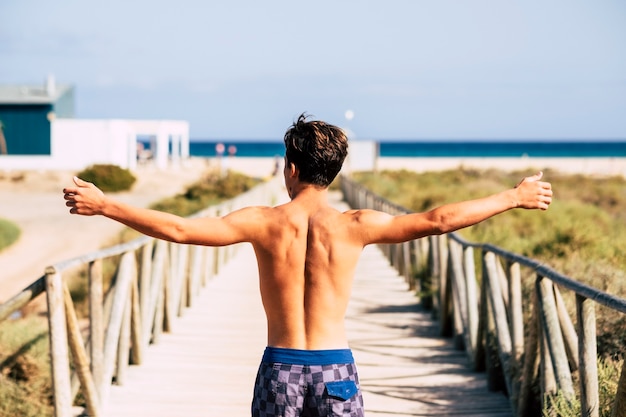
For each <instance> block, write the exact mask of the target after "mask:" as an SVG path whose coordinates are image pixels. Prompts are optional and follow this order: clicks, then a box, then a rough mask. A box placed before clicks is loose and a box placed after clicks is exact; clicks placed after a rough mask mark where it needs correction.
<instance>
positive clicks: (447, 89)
mask: <svg viewBox="0 0 626 417" xmlns="http://www.w3.org/2000/svg"><path fill="white" fill-rule="evenodd" d="M625 45H626V2H625V1H624V0H593V1H591V0H585V1H581V0H548V1H546V0H524V1H522V0H520V1H511V0H510V1H503V0H430V1H425V0H385V1H382V0H379V1H368V0H318V1H315V2H302V1H289V0H266V1H253V0H228V1H205V0H193V1H192V0H179V1H159V0H151V1H146V0H133V1H122V0H109V1H100V2H86V1H79V0H58V1H44V0H20V1H1V2H0V83H43V80H44V78H45V77H46V75H47V74H49V73H52V74H54V75H55V77H56V79H57V81H58V82H61V83H71V84H73V85H75V88H76V106H77V108H76V111H77V116H78V117H82V118H171V119H186V120H188V121H189V122H190V124H191V136H192V138H207V139H214V138H222V139H233V138H251V139H255V138H260V139H274V138H276V139H280V138H282V135H283V133H284V131H285V129H286V128H287V127H288V126H289V124H290V123H291V122H292V121H293V120H294V119H295V118H296V117H297V115H298V114H299V113H301V112H303V111H306V112H309V113H310V114H312V115H314V116H316V118H320V119H324V120H327V121H329V122H332V123H335V124H338V125H341V126H344V127H347V128H349V129H350V130H352V131H353V132H354V133H355V135H356V137H360V138H373V139H385V138H386V139H404V138H407V139H422V138H429V139H433V138H435V139H436V138H486V139H489V138H498V139H500V138H549V139H554V138H626V46H625ZM347 110H352V111H353V112H354V118H353V119H352V120H348V119H346V117H345V113H346V111H347Z"/></svg>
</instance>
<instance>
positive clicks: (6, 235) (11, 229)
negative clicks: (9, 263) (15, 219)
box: [0, 219, 20, 251]
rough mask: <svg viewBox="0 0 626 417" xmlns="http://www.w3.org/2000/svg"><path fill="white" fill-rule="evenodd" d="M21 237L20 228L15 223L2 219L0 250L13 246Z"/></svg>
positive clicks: (0, 221) (0, 220)
mask: <svg viewBox="0 0 626 417" xmlns="http://www.w3.org/2000/svg"><path fill="white" fill-rule="evenodd" d="M19 237H20V228H19V227H17V225H16V224H15V223H12V222H10V221H8V220H5V219H0V251H2V249H4V248H7V247H9V246H11V245H12V244H13V243H15V241H16V240H17V239H18V238H19Z"/></svg>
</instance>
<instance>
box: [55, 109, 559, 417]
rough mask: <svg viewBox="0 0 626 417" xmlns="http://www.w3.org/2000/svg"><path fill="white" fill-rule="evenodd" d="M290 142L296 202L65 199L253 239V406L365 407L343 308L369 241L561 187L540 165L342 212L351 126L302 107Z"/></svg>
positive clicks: (76, 195) (279, 410)
mask: <svg viewBox="0 0 626 417" xmlns="http://www.w3.org/2000/svg"><path fill="white" fill-rule="evenodd" d="M284 140H285V167H284V177H285V185H286V187H287V190H288V193H289V197H290V198H291V201H290V202H288V203H286V204H283V205H280V206H277V207H247V208H243V209H240V210H237V211H235V212H232V213H230V214H228V215H226V216H224V217H217V218H193V219H187V218H181V217H178V216H175V215H171V214H166V213H162V212H158V211H154V210H149V209H142V208H136V207H132V206H129V205H126V204H124V203H121V202H119V201H115V200H113V199H111V198H109V197H107V196H105V195H104V194H103V193H102V192H101V191H100V190H99V189H98V188H96V187H95V186H94V185H93V184H91V183H87V182H85V181H82V180H80V179H78V178H74V182H75V184H76V186H74V187H68V188H66V189H64V190H63V191H64V194H65V200H67V202H66V205H67V206H68V207H70V213H73V214H82V215H103V216H106V217H109V218H111V219H113V220H116V221H118V222H121V223H123V224H125V225H127V226H129V227H132V228H133V229H136V230H138V231H139V232H142V233H144V234H147V235H150V236H153V237H156V238H159V239H166V240H169V241H173V242H179V243H187V244H197V245H208V246H222V245H230V244H234V243H239V242H249V243H251V244H252V246H253V248H254V251H255V253H256V257H257V262H258V268H259V279H260V292H261V298H262V301H263V305H264V308H265V313H266V316H267V329H268V334H267V348H266V350H265V353H264V355H263V359H262V361H261V365H260V367H259V371H258V374H257V378H256V382H255V387H254V398H253V402H252V415H253V416H291V417H295V416H344V415H350V416H362V415H363V400H362V397H361V392H360V388H359V385H358V384H359V382H358V376H357V372H356V368H355V365H354V360H353V357H352V353H351V351H350V349H349V347H348V341H347V339H346V332H345V328H344V315H345V312H346V308H347V305H348V300H349V297H350V291H351V287H352V281H353V275H354V271H355V267H356V263H357V261H358V259H359V256H360V254H361V251H362V249H363V247H364V246H366V245H369V244H373V243H396V242H404V241H408V240H412V239H417V238H420V237H424V236H428V235H433V234H442V233H447V232H452V231H454V230H457V229H460V228H463V227H466V226H470V225H473V224H476V223H478V222H481V221H483V220H485V219H487V218H489V217H492V216H494V215H496V214H498V213H502V212H504V211H507V210H510V209H513V208H525V209H541V210H546V209H547V208H548V205H549V204H550V203H551V200H552V191H551V186H550V184H549V183H547V182H542V181H540V179H541V173H539V174H537V175H534V176H532V177H528V178H525V179H524V180H522V181H521V182H520V183H519V184H518V185H517V186H516V187H515V188H512V189H509V190H506V191H503V192H501V193H498V194H494V195H491V196H489V197H486V198H482V199H477V200H472V201H465V202H461V203H456V204H449V205H445V206H442V207H439V208H436V209H433V210H431V211H429V212H426V213H415V214H407V215H400V216H391V215H389V214H386V213H382V212H378V211H374V210H349V211H346V212H344V213H341V212H339V211H337V210H335V209H334V208H332V207H330V206H329V204H328V202H327V190H328V186H329V184H330V183H331V182H332V181H333V179H334V178H335V176H336V175H337V174H338V173H339V171H340V169H341V167H342V164H343V161H344V159H345V157H346V155H347V148H348V141H347V138H346V135H345V133H344V132H343V131H342V130H341V129H340V128H338V127H336V126H332V125H329V124H327V123H324V122H322V121H309V120H307V118H306V116H304V115H302V116H300V117H299V118H298V120H297V121H296V122H295V123H293V125H292V126H291V127H290V128H289V129H288V130H287V132H286V134H285V138H284Z"/></svg>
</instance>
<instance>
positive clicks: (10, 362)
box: [0, 315, 52, 417]
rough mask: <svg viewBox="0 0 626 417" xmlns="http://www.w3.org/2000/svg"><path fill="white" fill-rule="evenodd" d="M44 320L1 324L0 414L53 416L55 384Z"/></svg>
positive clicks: (22, 320)
mask: <svg viewBox="0 0 626 417" xmlns="http://www.w3.org/2000/svg"><path fill="white" fill-rule="evenodd" d="M48 346H49V342H48V330H47V322H46V320H45V317H41V316H39V315H30V316H28V317H25V318H21V319H18V320H8V321H4V322H2V323H0V415H2V416H20V417H39V416H48V415H52V384H51V380H50V361H49V356H48Z"/></svg>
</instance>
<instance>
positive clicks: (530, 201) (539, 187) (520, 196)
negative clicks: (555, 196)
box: [512, 172, 552, 210]
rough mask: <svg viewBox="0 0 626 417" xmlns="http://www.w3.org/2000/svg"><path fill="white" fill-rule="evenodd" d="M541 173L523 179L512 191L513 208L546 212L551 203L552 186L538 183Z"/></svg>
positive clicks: (542, 182)
mask: <svg viewBox="0 0 626 417" xmlns="http://www.w3.org/2000/svg"><path fill="white" fill-rule="evenodd" d="M542 176H543V172H538V173H537V174H535V175H533V176H531V177H526V178H524V179H523V180H522V181H521V182H520V183H519V184H517V185H516V186H515V188H514V189H513V190H512V191H513V196H514V204H515V207H519V208H525V209H541V210H547V209H548V206H549V205H550V203H551V202H552V185H550V183H549V182H544V181H540V180H541V177H542Z"/></svg>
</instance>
